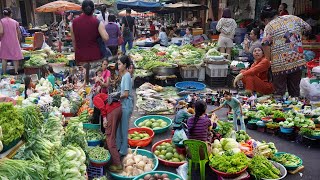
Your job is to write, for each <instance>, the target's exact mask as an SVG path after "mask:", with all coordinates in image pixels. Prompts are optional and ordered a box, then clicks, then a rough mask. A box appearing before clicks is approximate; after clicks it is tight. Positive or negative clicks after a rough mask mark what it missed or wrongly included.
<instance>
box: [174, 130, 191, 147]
mask: <svg viewBox="0 0 320 180" xmlns="http://www.w3.org/2000/svg"><path fill="white" fill-rule="evenodd" d="M186 139H188V137H187V135H186V133H185V132H184V130H183V129H178V130H175V131H174V134H173V137H172V142H174V143H177V144H182V142H183V141H184V140H186Z"/></svg>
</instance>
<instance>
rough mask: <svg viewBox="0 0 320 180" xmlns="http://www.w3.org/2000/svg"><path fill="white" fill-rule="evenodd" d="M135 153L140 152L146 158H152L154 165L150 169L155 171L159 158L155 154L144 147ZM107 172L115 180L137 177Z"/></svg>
mask: <svg viewBox="0 0 320 180" xmlns="http://www.w3.org/2000/svg"><path fill="white" fill-rule="evenodd" d="M132 152H133V153H134V152H135V149H132ZM137 154H140V155H143V156H147V157H148V158H151V159H152V160H153V164H154V167H153V169H152V171H155V170H156V169H157V168H158V165H159V160H158V158H157V157H156V155H154V154H153V153H152V152H150V151H147V150H144V149H137ZM109 173H110V175H111V176H112V178H113V179H116V180H117V179H119V180H131V179H134V178H136V177H137V176H130V177H128V176H122V175H119V174H117V173H113V172H109Z"/></svg>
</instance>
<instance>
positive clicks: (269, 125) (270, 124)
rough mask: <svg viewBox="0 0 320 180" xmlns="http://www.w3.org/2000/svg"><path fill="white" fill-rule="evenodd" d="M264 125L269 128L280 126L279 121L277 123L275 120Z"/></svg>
mask: <svg viewBox="0 0 320 180" xmlns="http://www.w3.org/2000/svg"><path fill="white" fill-rule="evenodd" d="M266 126H267V128H269V129H277V128H279V127H280V126H279V123H277V122H268V123H267V124H266Z"/></svg>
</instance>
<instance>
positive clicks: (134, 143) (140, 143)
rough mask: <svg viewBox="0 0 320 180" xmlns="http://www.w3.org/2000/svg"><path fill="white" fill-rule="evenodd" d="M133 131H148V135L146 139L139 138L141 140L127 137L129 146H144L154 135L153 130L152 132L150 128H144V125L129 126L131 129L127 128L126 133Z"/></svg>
mask: <svg viewBox="0 0 320 180" xmlns="http://www.w3.org/2000/svg"><path fill="white" fill-rule="evenodd" d="M135 131H137V132H139V133H142V132H145V133H148V134H149V136H150V137H149V138H147V139H141V140H133V139H129V138H128V143H129V145H130V146H133V147H137V146H139V147H145V146H148V145H149V144H150V143H151V141H152V139H153V137H154V132H153V130H152V129H150V128H145V127H141V128H140V127H138V128H131V129H129V130H128V134H133V132H135Z"/></svg>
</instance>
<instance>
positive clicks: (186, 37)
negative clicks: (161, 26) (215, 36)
mask: <svg viewBox="0 0 320 180" xmlns="http://www.w3.org/2000/svg"><path fill="white" fill-rule="evenodd" d="M192 41H193V36H192V29H191V28H190V27H187V29H186V34H185V35H184V36H183V41H182V45H186V44H191V43H192Z"/></svg>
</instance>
